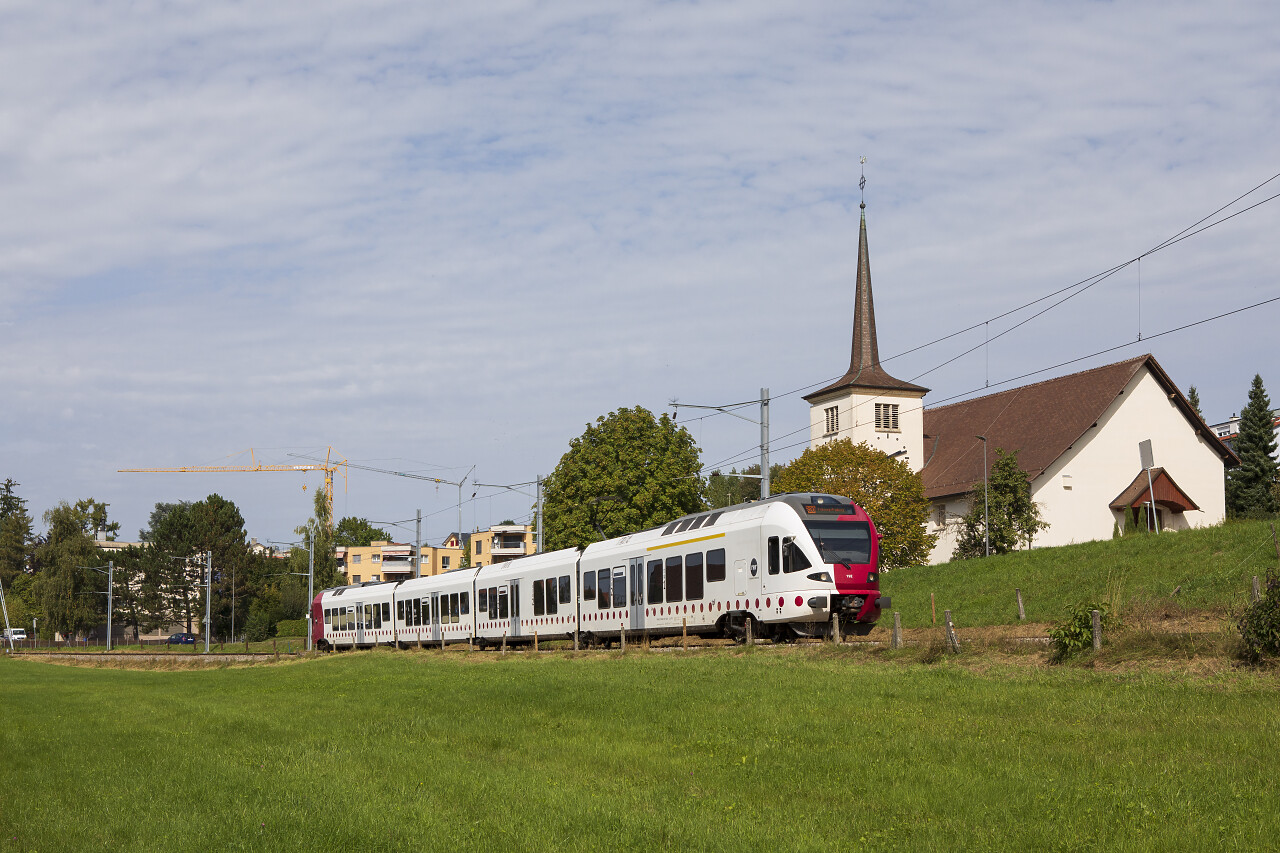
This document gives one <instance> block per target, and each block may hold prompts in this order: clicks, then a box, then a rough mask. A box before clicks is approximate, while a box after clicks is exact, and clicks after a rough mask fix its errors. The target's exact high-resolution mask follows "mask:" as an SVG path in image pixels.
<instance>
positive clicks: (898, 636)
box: [889, 610, 902, 649]
mask: <svg viewBox="0 0 1280 853" xmlns="http://www.w3.org/2000/svg"><path fill="white" fill-rule="evenodd" d="M889 648H891V649H900V648H902V614H901V613H899V612H898V611H896V610H895V611H893V634H892V635H890V637H889Z"/></svg>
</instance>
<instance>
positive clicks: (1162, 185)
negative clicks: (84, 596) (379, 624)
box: [0, 0, 1280, 542]
mask: <svg viewBox="0 0 1280 853" xmlns="http://www.w3.org/2000/svg"><path fill="white" fill-rule="evenodd" d="M784 7H785V8H784ZM1277 81H1280V5H1277V4H1272V3H1264V2H1252V3H1231V2H1228V3H1222V4H1204V3H1189V2H1172V3H1167V2H1151V3H1142V2H1138V3H1071V4H1064V3H1048V2H1046V3H1035V2H1024V3H969V4H951V3H928V2H925V3H891V2H886V3H864V2H853V3H850V2H803V0H799V2H792V3H787V4H779V3H760V2H748V1H747V0H739V1H738V2H661V3H631V4H599V3H579V2H571V0H560V2H556V3H525V2H490V3H475V4H443V3H421V2H386V3H376V2H366V0H362V2H358V3H356V2H340V0H330V2H318V1H317V0H308V2H305V3H303V2H298V3H288V2H281V3H271V4H262V3H199V4H191V3H158V2H156V3H147V2H131V3H117V2H103V3H92V4H89V3H43V2H23V0H10V2H7V3H5V4H3V5H2V6H0V197H2V198H3V203H0V479H3V478H6V477H9V478H12V479H13V480H15V481H17V482H18V483H20V484H21V485H20V486H19V487H18V489H17V491H18V494H19V495H20V496H21V497H23V498H25V499H26V500H27V502H28V508H29V510H30V511H31V514H32V515H33V516H34V517H35V518H36V519H37V525H36V526H37V528H38V529H41V530H42V529H43V525H42V524H41V523H40V521H39V520H40V517H41V515H42V514H43V513H44V512H45V511H46V510H48V509H49V508H50V507H52V506H54V505H56V504H57V503H58V502H59V501H63V500H65V501H68V502H75V501H76V500H78V499H81V498H88V497H92V498H95V499H96V500H99V501H105V502H107V503H109V504H110V510H109V512H110V516H111V518H112V519H113V520H115V521H119V522H120V523H121V525H122V528H121V533H120V538H122V539H134V538H136V536H137V534H138V531H139V530H140V529H142V528H144V527H146V525H147V521H148V517H149V515H150V512H151V510H152V508H153V507H154V506H155V504H156V503H157V502H161V501H177V500H200V499H202V498H203V497H205V496H206V495H208V494H210V493H214V492H216V493H218V494H220V495H222V496H223V497H225V498H228V499H230V500H232V501H234V502H235V503H236V504H237V506H239V507H240V509H241V512H242V513H243V515H244V517H245V520H246V528H247V531H248V533H249V535H250V536H251V537H253V538H256V539H258V540H260V541H263V542H287V541H290V540H292V539H295V538H296V537H295V536H294V534H293V529H294V528H295V527H296V526H297V525H299V524H301V523H302V522H303V521H305V519H306V518H307V517H308V516H309V515H310V513H311V497H312V494H313V490H314V489H315V488H318V487H319V486H320V485H321V476H320V475H319V474H318V473H315V472H311V473H234V474H231V473H222V474H136V473H118V472H117V469H120V468H126V467H176V466H193V465H248V464H250V457H249V455H248V454H247V453H246V451H247V450H248V449H249V448H253V449H254V454H253V459H254V460H256V461H257V462H259V463H265V464H298V463H305V462H306V460H305V459H299V458H297V456H295V455H293V454H297V455H301V456H317V455H318V456H320V457H324V456H325V455H326V453H329V452H332V453H333V454H334V456H335V457H341V458H345V459H347V460H349V461H350V462H352V463H355V464H357V465H362V466H365V467H374V468H383V469H386V470H391V471H399V472H406V473H412V474H416V475H419V476H429V477H437V478H440V479H442V480H447V481H453V482H457V481H459V480H461V479H462V478H463V477H464V476H467V477H468V479H467V483H466V485H465V486H464V487H463V489H462V492H463V495H462V497H463V499H464V501H465V504H464V506H463V508H462V524H463V527H464V528H465V529H468V530H469V529H473V528H481V529H483V528H485V527H487V526H488V525H490V524H494V523H499V522H502V521H504V520H506V519H514V520H518V521H525V520H527V519H528V518H529V517H530V515H531V505H532V503H533V501H532V498H531V497H530V495H531V494H532V491H533V490H532V488H531V487H528V486H519V491H514V492H513V491H509V490H501V489H495V488H492V487H489V486H485V487H481V486H473V485H472V484H473V483H485V484H522V483H527V482H529V481H532V480H534V479H535V478H536V477H537V476H539V475H543V476H545V475H546V474H549V473H550V472H551V471H552V470H553V469H554V468H555V465H556V464H557V462H558V461H559V459H560V457H561V456H562V455H563V454H564V452H565V451H566V450H567V449H568V445H569V442H570V440H571V439H572V438H574V437H575V436H578V435H580V434H581V433H582V432H583V430H584V429H585V427H586V425H587V424H588V423H590V422H593V421H594V420H595V419H596V418H597V417H600V416H602V415H605V414H607V413H609V412H611V411H615V410H617V409H618V408H621V407H631V406H637V405H639V406H644V407H646V408H648V409H650V410H651V411H653V412H655V413H662V412H671V411H672V409H671V407H670V404H671V402H672V401H673V400H674V401H678V402H681V403H686V404H699V405H709V406H719V405H725V404H731V403H738V402H745V401H752V400H756V399H758V397H759V396H760V390H761V389H762V388H769V389H770V395H771V397H772V401H771V404H770V421H771V434H772V436H773V450H772V459H773V461H775V462H777V461H782V462H785V461H787V460H788V459H790V458H793V457H794V456H795V455H797V454H798V453H799V452H801V450H803V446H804V445H803V442H804V441H805V440H806V438H807V424H808V407H807V405H806V404H805V403H804V401H803V400H802V399H801V395H802V394H803V393H807V392H808V391H810V390H814V389H816V388H817V387H820V386H821V385H823V384H825V383H827V382H829V381H830V380H832V379H834V378H835V377H837V376H839V375H841V374H842V373H843V372H844V370H845V368H846V366H847V365H848V357H849V337H850V332H851V327H852V314H853V287H854V277H855V271H856V262H857V234H858V217H859V207H858V205H859V202H860V200H861V199H863V198H865V202H866V205H867V207H866V216H867V223H868V232H869V243H870V259H871V270H872V281H873V283H874V293H875V305H876V318H877V321H878V330H879V344H880V354H881V357H882V360H883V361H884V364H885V367H886V369H887V370H889V372H891V373H892V374H893V375H895V376H897V377H899V378H902V379H908V380H911V381H914V382H916V383H917V384H921V385H924V386H926V387H928V388H930V389H931V391H930V393H929V395H928V396H926V398H925V403H926V405H939V404H941V403H942V402H944V401H951V400H954V399H959V398H963V397H966V396H973V395H975V394H978V393H981V392H982V391H983V390H984V389H986V388H993V389H995V388H1003V387H1009V385H1008V384H1002V383H1012V384H1022V383H1024V382H1030V381H1035V380H1038V379H1045V378H1050V377H1052V376H1057V375H1063V374H1065V373H1069V372H1073V371H1075V370H1081V369H1085V368H1088V367H1093V366H1097V365H1101V364H1107V363H1111V362H1114V361H1119V360H1122V359H1126V358H1130V357H1132V356H1135V355H1139V354H1142V353H1145V352H1150V353H1152V354H1153V355H1155V357H1156V358H1157V359H1158V360H1159V362H1160V363H1161V364H1162V365H1163V367H1164V368H1165V369H1166V371H1167V372H1168V373H1169V374H1170V376H1171V377H1172V378H1173V380H1174V382H1176V383H1177V384H1178V385H1179V386H1180V387H1181V388H1182V389H1183V390H1184V391H1185V390H1186V389H1187V387H1188V386H1193V385H1194V386H1196V388H1197V389H1198V391H1199V394H1200V399H1201V404H1202V408H1203V410H1204V413H1205V416H1206V418H1207V419H1208V420H1209V421H1210V422H1211V423H1212V422H1216V421H1221V420H1225V419H1226V418H1227V417H1228V416H1230V415H1231V414H1233V413H1236V412H1238V411H1239V410H1240V409H1241V408H1242V406H1243V405H1244V403H1245V401H1246V399H1247V395H1248V390H1249V384H1250V381H1251V380H1252V378H1253V376H1254V374H1261V375H1262V377H1263V381H1264V382H1265V383H1266V384H1267V387H1268V390H1269V392H1270V394H1271V398H1272V400H1273V403H1277V404H1280V369H1277V358H1276V356H1277V353H1278V350H1280V348H1278V347H1277V344H1276V341H1275V338H1274V336H1273V335H1274V329H1275V328H1276V326H1277V321H1280V302H1272V303H1270V304H1266V305H1262V306H1260V307H1256V308H1251V309H1249V310H1245V311H1241V312H1239V313H1236V314H1232V315H1231V316H1228V317H1223V318H1220V319H1216V320H1212V321H1210V322H1200V321H1204V320H1207V319H1208V318H1210V317H1214V316H1216V315H1219V314H1223V313H1225V312H1229V311H1235V310H1236V309H1241V308H1245V307H1246V306H1250V305H1255V304H1256V303H1259V302H1263V301H1265V300H1268V299H1274V298H1276V297H1277V296H1280V284H1278V283H1277V276H1276V249H1275V247H1276V245H1277V242H1276V238H1275V236H1274V235H1275V234H1276V233H1277V232H1278V231H1280V199H1277V200H1276V201H1274V202H1265V200H1266V199H1268V198H1270V197H1271V196H1273V195H1275V194H1276V193H1280V178H1276V175H1277V173H1280V156H1278V155H1280V150H1278V147H1277V142H1276V140H1277V138H1280V136H1278V134H1277V127H1278V122H1277V119H1278V118H1280V115H1278V113H1280V83H1277ZM863 157H865V158H866V163H865V165H862V164H861V163H860V159H861V158H863ZM864 172H865V176H866V187H865V195H863V194H862V193H860V191H859V177H860V175H861V174H863V173H864ZM1273 178H1276V179H1275V180H1271V179H1273ZM1268 180H1271V182H1270V183H1266V182H1267V181H1268ZM1259 185H1262V186H1261V187H1260V188H1259V189H1257V190H1256V191H1254V192H1252V193H1251V194H1248V193H1249V192H1250V190H1254V189H1255V188H1257V187H1259ZM1246 194H1248V195H1246ZM1240 196H1244V198H1243V199H1242V200H1240V201H1238V202H1236V203H1235V204H1234V205H1233V206H1230V207H1226V208H1225V209H1223V210H1222V212H1221V213H1218V214H1217V215H1216V217H1215V218H1211V219H1209V220H1206V221H1205V222H1204V223H1203V224H1202V226H1201V227H1203V225H1208V224H1210V223H1213V222H1218V221H1221V224H1218V225H1213V226H1212V227H1210V228H1208V229H1207V230H1205V231H1203V232H1202V233H1198V234H1194V236H1189V237H1187V238H1186V239H1184V240H1181V241H1180V242H1177V243H1175V244H1173V245H1171V246H1168V247H1167V248H1164V249H1162V250H1160V251H1158V252H1155V253H1152V254H1145V253H1147V252H1148V251H1149V250H1151V249H1153V248H1155V247H1158V246H1160V245H1161V244H1162V243H1164V241H1166V240H1168V239H1169V238H1171V237H1174V236H1175V235H1178V234H1181V233H1184V230H1185V229H1187V228H1188V227H1189V226H1192V225H1194V224H1195V223H1197V222H1198V221H1200V220H1202V219H1203V218H1204V217H1206V216H1210V215H1211V214H1214V213H1215V211H1218V210H1219V209H1220V208H1224V205H1228V204H1229V203H1231V202H1233V201H1234V200H1236V199H1237V198H1238V197H1240ZM1258 202H1263V203H1262V204H1259V205H1258V206H1257V207H1255V208H1253V209H1251V210H1247V211H1245V208H1247V207H1248V206H1249V205H1251V204H1255V203H1258ZM1237 211H1245V212H1241V213H1239V215H1237V216H1235V217H1233V218H1230V219H1224V217H1226V216H1228V215H1230V214H1232V213H1235V212H1237ZM1193 230H1194V229H1193ZM1144 254H1145V256H1144ZM1139 256H1143V257H1142V260H1141V262H1140V263H1133V264H1129V265H1127V266H1124V267H1123V268H1122V269H1120V270H1119V271H1117V272H1115V273H1114V274H1113V275H1111V276H1109V277H1107V278H1105V279H1103V280H1100V281H1098V282H1097V283H1096V284H1095V285H1094V286H1092V287H1089V288H1088V289H1086V290H1083V291H1082V292H1081V293H1079V295H1076V296H1074V297H1073V298H1071V299H1070V300H1068V301H1066V302H1064V303H1063V304H1061V305H1060V306H1058V307H1055V308H1053V309H1052V310H1049V311H1046V312H1045V313H1043V314H1042V315H1041V316H1039V317H1036V318H1035V319H1032V320H1030V321H1029V322H1026V323H1025V324H1024V325H1020V326H1016V328H1015V324H1018V323H1021V322H1022V321H1024V320H1027V319H1028V318H1029V317H1030V316H1031V315H1032V314H1033V313H1035V312H1037V311H1039V310H1041V309H1044V308H1047V307H1049V306H1050V305H1052V304H1053V303H1054V302H1055V301H1056V300H1057V299H1060V298H1061V296H1059V297H1056V298H1055V299H1054V300H1049V301H1044V302H1040V303H1038V304H1037V305H1035V306H1033V307H1031V308H1026V309H1023V310H1021V311H1019V312H1016V313H1014V314H1012V315H1009V314H1007V312H1009V311H1011V310H1012V309H1016V308H1018V307H1019V306H1023V305H1024V304H1026V303H1028V302H1031V301H1032V300H1036V299H1039V298H1041V297H1044V296H1046V295H1047V294H1050V293H1053V292H1055V291H1059V290H1061V289H1062V288H1066V287H1069V286H1070V285H1073V284H1076V283H1078V282H1085V281H1088V280H1090V279H1091V277H1093V276H1096V275H1098V274H1100V273H1103V272H1105V271H1107V270H1110V269H1112V268H1113V267H1116V266H1117V265H1121V264H1125V263H1126V262H1128V261H1132V260H1133V259H1135V258H1138V257H1139ZM1069 292H1074V291H1069ZM1062 295H1064V296H1065V295H1067V294H1066V293H1064V294H1062ZM1189 324H1197V325H1194V326H1191V327H1190V328H1187V329H1184V330H1182V331H1179V332H1173V333H1169V334H1161V333H1162V332H1166V331H1167V330H1171V329H1176V328H1178V327H1182V326H1187V325H1189ZM966 330H967V331H966ZM958 332H959V333H961V334H955V333H958ZM951 335H954V336H953V337H949V338H948V337H947V336H951ZM940 338H947V339H946V340H944V341H943V342H941V343H937V344H933V345H931V346H924V345H926V344H930V343H931V342H934V341H937V340H938V339H940ZM1140 338H1141V339H1140ZM1104 351H1105V352H1104ZM904 353H905V354H904ZM1035 371H1044V372H1041V373H1037V374H1035V375H1034V376H1027V374H1031V373H1033V372H1035ZM1018 377H1027V378H1021V379H1019V378H1018ZM705 414H706V412H705V411H696V410H692V409H681V410H680V411H679V415H678V417H679V418H680V420H682V421H686V426H687V428H688V429H689V430H690V432H691V433H692V435H693V437H694V439H695V440H696V441H697V443H698V445H699V447H700V448H701V451H702V458H703V461H704V462H705V463H706V464H707V466H708V469H710V468H711V467H720V468H723V469H726V470H727V469H728V468H729V467H732V466H739V467H740V466H743V465H746V464H750V463H751V462H753V461H756V460H758V448H757V445H758V442H759V429H758V427H757V426H755V425H754V424H752V423H750V422H749V421H747V420H743V419H740V418H734V417H728V416H724V415H716V416H712V417H700V416H701V415H705ZM742 414H744V415H745V416H748V417H755V416H757V414H758V411H757V409H755V408H754V407H747V408H745V409H743V410H742ZM330 448H332V451H330ZM1135 452H1136V451H1135ZM473 466H474V468H473ZM304 487H305V488H304ZM472 494H474V495H475V498H474V499H472ZM458 496H459V490H458V488H457V487H456V486H451V485H443V486H440V485H437V484H433V483H431V482H429V481H424V480H419V479H410V478H403V477H394V476H389V475H385V474H380V473H375V472H371V471H367V470H364V469H355V468H351V469H348V471H347V474H346V476H345V477H344V476H342V475H339V476H338V477H337V480H336V494H335V515H336V516H337V517H339V518H341V517H343V516H348V515H350V516H359V517H363V518H367V519H370V520H373V521H375V522H377V523H380V524H382V525H383V526H384V527H386V529H388V530H389V531H390V532H392V533H393V534H394V535H395V536H396V538H397V539H400V540H401V541H412V539H413V537H414V535H415V530H414V523H413V521H412V520H413V519H414V518H415V516H416V513H417V511H418V510H421V511H422V513H423V515H424V524H423V527H424V532H423V540H424V541H426V542H438V541H440V540H442V539H443V538H444V537H445V536H446V535H447V533H448V532H449V531H452V530H454V529H456V528H457V526H458V510H457V507H456V504H457V501H458ZM402 522H407V523H404V524H401V526H395V525H394V524H393V523H402Z"/></svg>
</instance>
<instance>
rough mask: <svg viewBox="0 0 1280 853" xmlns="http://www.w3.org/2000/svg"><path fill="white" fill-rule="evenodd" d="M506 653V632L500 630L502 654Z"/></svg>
mask: <svg viewBox="0 0 1280 853" xmlns="http://www.w3.org/2000/svg"><path fill="white" fill-rule="evenodd" d="M506 653H507V632H506V631H503V632H502V654H503V655H506Z"/></svg>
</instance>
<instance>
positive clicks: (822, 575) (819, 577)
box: [805, 572, 831, 583]
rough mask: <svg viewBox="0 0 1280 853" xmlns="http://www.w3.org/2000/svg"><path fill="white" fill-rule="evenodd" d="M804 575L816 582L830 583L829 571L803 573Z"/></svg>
mask: <svg viewBox="0 0 1280 853" xmlns="http://www.w3.org/2000/svg"><path fill="white" fill-rule="evenodd" d="M805 577H807V578H808V579H809V580H811V581H817V582H818V583H831V572H814V573H813V574H811V575H805Z"/></svg>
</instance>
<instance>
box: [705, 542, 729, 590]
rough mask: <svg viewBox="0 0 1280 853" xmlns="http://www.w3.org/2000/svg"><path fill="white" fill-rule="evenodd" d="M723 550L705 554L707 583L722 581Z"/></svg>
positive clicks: (723, 575) (718, 549)
mask: <svg viewBox="0 0 1280 853" xmlns="http://www.w3.org/2000/svg"><path fill="white" fill-rule="evenodd" d="M724 566H725V561H724V549H723V548H717V549H715V550H714V551H708V552H707V583H713V582H715V581H722V580H724V578H725V568H724Z"/></svg>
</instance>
